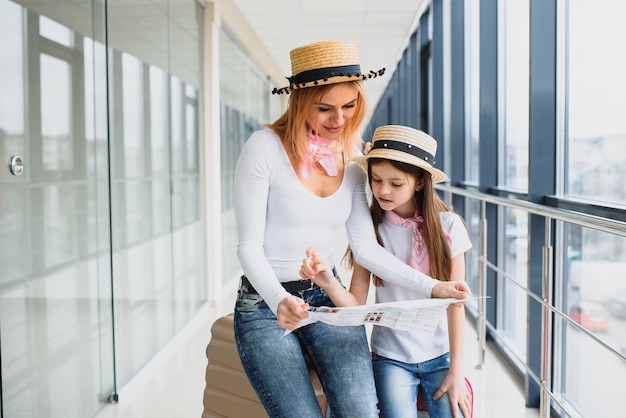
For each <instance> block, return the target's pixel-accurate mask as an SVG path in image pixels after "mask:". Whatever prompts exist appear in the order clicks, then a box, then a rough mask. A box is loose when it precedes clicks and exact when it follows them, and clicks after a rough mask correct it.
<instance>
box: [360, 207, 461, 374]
mask: <svg viewBox="0 0 626 418" xmlns="http://www.w3.org/2000/svg"><path fill="white" fill-rule="evenodd" d="M440 218H441V226H442V228H443V231H444V232H445V233H446V234H448V236H449V237H450V240H449V241H450V255H451V256H452V258H454V257H455V256H457V255H459V254H462V253H464V252H466V251H468V250H469V249H470V248H472V243H471V241H470V238H469V235H468V233H467V229H466V228H465V225H464V224H463V221H462V220H461V218H460V217H459V216H458V215H457V214H456V213H454V212H441V213H440ZM378 230H379V233H380V235H381V238H382V240H383V243H384V244H385V248H387V249H388V250H389V251H391V252H392V253H393V254H395V255H396V256H398V257H399V258H400V259H402V260H404V261H405V262H406V263H407V264H408V263H409V260H410V257H411V243H412V239H411V238H412V237H411V234H412V231H411V228H408V227H404V226H400V225H394V224H392V223H391V222H388V221H387V220H383V222H382V223H381V224H380V225H379V229H378ZM383 281H384V279H383ZM414 299H424V296H423V295H421V294H419V293H417V292H414V291H411V290H407V289H406V288H404V287H400V286H398V285H397V284H394V283H389V282H387V281H385V283H384V286H378V287H376V302H380V303H383V302H393V301H400V300H414ZM371 341H372V351H374V352H375V353H376V354H379V355H381V356H384V357H387V358H390V359H393V360H397V361H401V362H404V363H422V362H424V361H426V360H431V359H434V358H436V357H439V356H441V355H443V354H445V353H447V352H449V351H450V341H449V338H448V322H447V316H446V312H445V310H444V311H443V312H442V313H441V315H440V317H439V320H438V322H437V327H436V329H435V333H434V334H433V335H432V336H426V337H425V336H424V335H420V334H417V333H415V332H411V331H397V330H393V329H391V328H387V327H382V326H375V327H374V328H373V330H372V339H371Z"/></svg>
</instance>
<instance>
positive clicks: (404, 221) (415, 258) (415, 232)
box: [385, 210, 430, 274]
mask: <svg viewBox="0 0 626 418" xmlns="http://www.w3.org/2000/svg"><path fill="white" fill-rule="evenodd" d="M385 219H386V220H387V221H389V222H390V223H392V224H394V225H399V226H403V227H405V228H410V229H411V259H410V260H409V266H411V267H413V268H414V269H415V270H418V271H421V272H422V273H425V274H430V263H429V261H428V248H427V247H426V242H424V236H423V234H422V230H423V227H424V218H423V217H422V215H420V214H419V213H418V212H417V211H415V214H414V215H413V216H412V217H410V218H402V217H401V216H399V215H398V214H397V213H395V212H394V211H392V210H387V211H385Z"/></svg>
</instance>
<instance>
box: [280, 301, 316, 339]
mask: <svg viewBox="0 0 626 418" xmlns="http://www.w3.org/2000/svg"><path fill="white" fill-rule="evenodd" d="M307 309H309V304H308V303H304V301H303V300H302V299H300V298H299V297H297V296H288V297H286V298H284V299H283V300H281V301H280V303H279V304H278V308H277V310H276V322H278V326H279V327H281V328H285V329H288V330H290V331H293V330H294V329H295V328H296V326H297V325H298V324H299V323H300V321H302V320H303V319H304V318H306V317H307V316H309V313H308V312H307Z"/></svg>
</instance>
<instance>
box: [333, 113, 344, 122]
mask: <svg viewBox="0 0 626 418" xmlns="http://www.w3.org/2000/svg"><path fill="white" fill-rule="evenodd" d="M344 120H345V117H344V115H343V112H342V111H341V110H337V111H336V112H335V114H334V115H333V121H334V122H335V123H336V124H337V126H341V125H343V121H344Z"/></svg>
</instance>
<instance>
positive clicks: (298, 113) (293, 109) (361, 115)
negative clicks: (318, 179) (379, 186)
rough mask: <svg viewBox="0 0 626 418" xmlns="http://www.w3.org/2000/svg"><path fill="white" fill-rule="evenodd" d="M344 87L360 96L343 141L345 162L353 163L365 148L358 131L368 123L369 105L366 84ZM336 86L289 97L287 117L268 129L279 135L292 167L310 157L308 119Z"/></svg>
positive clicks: (306, 90)
mask: <svg viewBox="0 0 626 418" xmlns="http://www.w3.org/2000/svg"><path fill="white" fill-rule="evenodd" d="M341 84H350V85H352V86H354V88H355V89H356V91H357V93H358V97H357V101H356V107H355V112H354V115H353V116H352V118H350V120H349V121H348V122H347V123H346V125H345V126H344V128H343V135H342V137H341V145H342V146H343V151H344V156H345V158H346V159H350V158H351V157H352V153H353V152H354V150H355V149H360V148H361V146H362V139H361V136H360V134H359V128H360V126H361V123H362V122H363V119H365V115H366V112H367V103H366V98H365V90H364V88H363V81H361V80H357V81H346V82H344V83H341ZM335 86H337V84H327V85H321V86H315V87H307V88H303V89H297V90H294V91H293V92H291V94H290V96H289V105H288V106H287V110H286V111H285V113H283V115H282V116H281V117H280V118H278V119H277V120H276V121H275V122H274V123H271V124H268V125H266V126H267V127H268V128H270V129H272V130H273V131H274V132H275V133H276V135H278V137H279V138H280V140H281V141H282V143H283V146H284V147H285V150H286V151H287V154H288V155H289V158H290V160H291V162H292V164H293V165H298V164H299V163H301V162H302V160H303V158H304V156H306V155H307V151H308V148H307V141H305V138H306V135H307V132H308V131H310V130H312V128H313V127H312V126H309V124H308V122H307V116H308V115H309V112H310V110H311V108H312V107H314V106H317V104H318V103H320V102H321V101H322V99H323V97H324V95H325V94H326V93H327V92H328V91H329V90H330V89H332V88H333V87H335Z"/></svg>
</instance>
